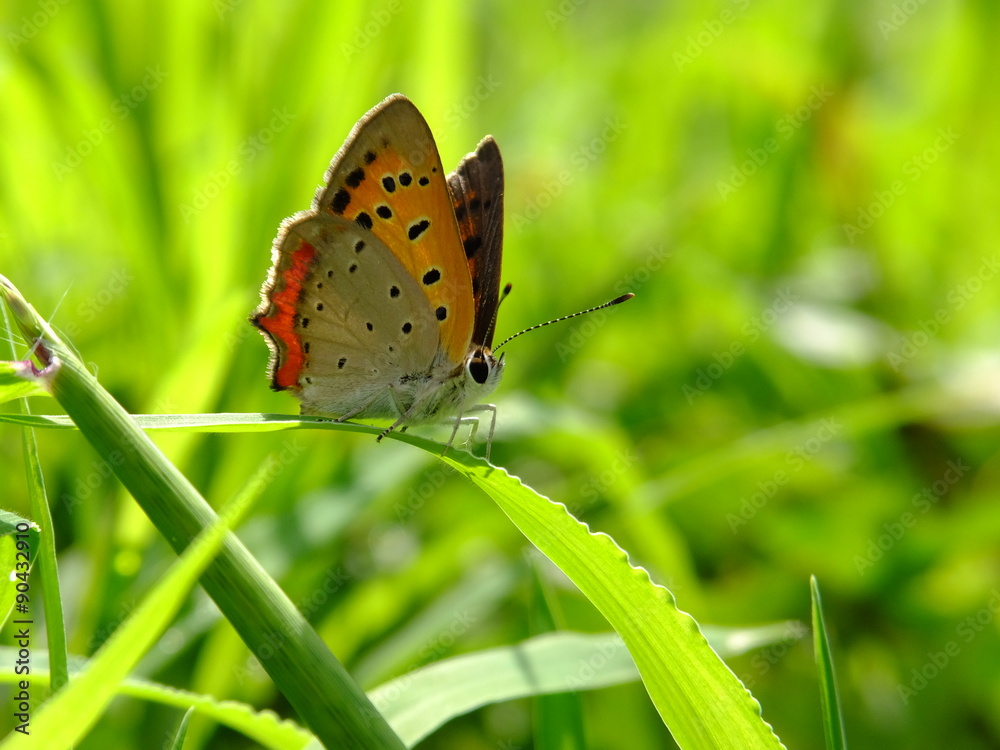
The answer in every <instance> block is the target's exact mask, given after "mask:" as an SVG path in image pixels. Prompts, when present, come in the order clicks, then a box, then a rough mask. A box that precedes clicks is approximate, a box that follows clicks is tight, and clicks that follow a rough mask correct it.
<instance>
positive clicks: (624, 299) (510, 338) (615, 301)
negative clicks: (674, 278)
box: [493, 284, 635, 352]
mask: <svg viewBox="0 0 1000 750" xmlns="http://www.w3.org/2000/svg"><path fill="white" fill-rule="evenodd" d="M509 286H510V285H509V284H508V287H509ZM634 296H635V295H634V294H632V292H628V293H627V294H623V295H622V296H621V297H615V298H614V299H613V300H611V301H610V302H605V303H604V304H603V305H598V306H597V307H591V308H589V309H587V310H580V312H575V313H573V314H572V315H563V316H562V317H561V318H556V319H555V320H547V321H545V322H544V323H539V324H538V325H534V326H531V327H530V328H525V329H524V330H523V331H518V332H517V333H515V334H514V335H513V336H508V337H507V338H505V339H504V340H503V341H501V342H500V343H499V344H498V345H497V346H495V347H494V348H493V351H494V352H497V351H499V350H500V347H501V346H503V345H504V344H506V343H508V342H510V341H513V340H514V339H516V338H517V337H518V336H520V335H521V334H522V333H527V332H528V331H534V330H535V329H537V328H544V327H545V326H550V325H552V324H553V323H561V322H562V321H564V320H569V319H570V318H575V317H576V316H578V315H586V314H587V313H592V312H597V311H598V310H603V309H604V308H606V307H613V306H615V305H620V304H621V303H622V302H627V301H628V300H630V299H632V298H633V297H634Z"/></svg>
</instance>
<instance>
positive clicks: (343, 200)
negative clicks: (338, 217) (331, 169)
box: [330, 188, 351, 214]
mask: <svg viewBox="0 0 1000 750" xmlns="http://www.w3.org/2000/svg"><path fill="white" fill-rule="evenodd" d="M350 202H351V194H350V193H348V192H347V191H346V190H344V189H343V188H341V189H340V190H338V191H337V192H336V193H335V194H334V196H333V202H332V203H331V204H330V210H331V211H333V212H334V213H335V214H342V213H344V209H345V208H347V206H348V204H349V203H350Z"/></svg>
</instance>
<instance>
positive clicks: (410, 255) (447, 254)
mask: <svg viewBox="0 0 1000 750" xmlns="http://www.w3.org/2000/svg"><path fill="white" fill-rule="evenodd" d="M313 207H314V209H315V210H317V211H329V212H330V213H333V214H336V215H338V216H343V217H344V218H346V219H349V220H352V221H355V222H357V223H358V224H359V225H360V226H362V227H364V228H365V229H368V230H370V231H371V232H372V233H373V234H374V235H375V236H376V237H378V238H379V239H380V240H382V242H384V243H385V244H386V245H387V246H388V247H389V249H390V250H391V251H392V252H393V254H394V255H395V256H396V257H397V258H398V259H399V261H400V262H401V263H402V264H403V266H404V267H405V268H406V269H407V271H408V272H409V273H410V275H411V276H413V278H414V279H415V280H416V281H417V283H418V284H419V285H420V287H421V289H423V292H424V294H425V295H426V296H427V300H428V302H429V303H430V307H431V310H432V311H433V312H434V315H435V317H436V319H437V320H438V321H440V331H441V347H442V348H443V349H444V350H445V352H446V353H447V355H448V357H449V358H450V360H451V361H452V362H455V363H456V364H457V363H459V362H461V361H462V360H463V359H464V358H465V356H466V354H467V353H468V351H469V346H470V342H471V341H472V333H473V325H474V316H475V311H474V301H473V293H472V277H471V275H470V272H469V266H468V264H467V260H466V254H465V251H464V249H463V247H462V240H461V236H460V234H459V229H458V225H457V223H456V220H455V213H454V209H453V207H452V198H451V194H450V193H449V191H448V186H447V182H446V181H445V175H444V172H443V170H442V167H441V157H440V156H439V155H438V151H437V146H436V145H435V143H434V136H433V135H432V133H431V130H430V128H429V127H428V126H427V122H426V121H425V120H424V118H423V116H422V115H421V114H420V112H419V111H418V110H417V108H416V107H415V106H413V103H412V102H410V100H409V99H407V98H406V97H404V96H402V95H400V94H395V95H393V96H390V97H389V98H387V99H386V100H385V101H383V102H382V103H380V104H379V105H377V106H376V107H374V108H373V109H372V110H371V111H370V112H368V114H366V115H365V116H364V117H363V118H362V119H361V120H360V121H359V122H358V124H357V125H355V127H354V129H353V130H352V131H351V134H350V136H348V139H347V142H346V143H345V144H344V146H343V147H342V148H341V149H340V151H339V152H337V155H336V156H335V157H334V158H333V162H332V163H331V164H330V168H329V170H327V174H326V186H325V187H323V188H321V189H320V191H319V192H318V193H317V195H316V199H315V200H314V201H313Z"/></svg>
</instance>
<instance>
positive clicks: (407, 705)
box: [369, 625, 788, 746]
mask: <svg viewBox="0 0 1000 750" xmlns="http://www.w3.org/2000/svg"><path fill="white" fill-rule="evenodd" d="M706 632H707V633H708V638H709V642H710V643H711V644H712V646H713V647H714V648H715V650H716V651H717V652H718V653H719V654H720V655H722V656H736V655H738V654H741V653H744V652H745V651H746V650H748V649H749V648H755V647H757V646H762V645H765V644H767V643H774V642H777V641H780V640H781V639H783V638H786V637H787V633H788V630H787V627H786V626H778V625H769V626H764V627H761V628H712V629H708V628H706ZM638 679H639V672H638V671H637V670H636V667H635V662H634V661H633V660H632V657H631V655H630V654H629V652H628V650H627V649H626V648H625V644H624V643H623V642H622V639H621V637H620V636H619V635H618V634H617V633H595V634H585V633H571V632H566V631H560V632H554V633H546V634H545V635H540V636H536V637H534V638H529V639H528V640H526V641H522V642H521V643H519V644H517V645H515V646H506V647H502V648H494V649H487V650H484V651H477V652H475V653H471V654H463V655H462V656H456V657H453V658H451V659H443V660H441V661H438V662H435V663H434V664H430V665H428V666H426V667H421V668H420V669H416V670H414V671H412V672H409V673H407V674H405V675H401V676H400V677H397V678H395V679H393V680H390V681H389V682H386V683H385V684H383V685H380V686H379V687H377V688H375V689H374V690H372V691H370V692H369V696H370V697H371V699H372V702H373V703H374V704H375V705H376V706H378V707H379V710H381V711H382V713H383V714H384V715H385V717H386V718H387V719H388V720H389V723H390V724H392V727H393V729H394V730H396V732H397V733H398V734H399V736H400V737H401V738H402V739H403V741H404V742H406V744H407V745H408V746H412V745H414V744H416V743H417V742H419V741H420V740H421V739H422V738H424V737H426V736H428V735H429V734H430V733H431V732H433V731H434V730H435V729H437V728H438V727H440V726H441V725H443V724H444V723H445V722H447V721H448V720H450V719H452V718H454V717H456V716H460V715H462V714H465V713H468V712H469V711H472V710H473V709H475V708H478V707H480V706H484V705H487V704H489V703H499V702H501V701H507V700H513V699H515V698H524V697H528V696H537V695H552V694H557V693H565V692H575V691H579V690H595V689H597V688H602V687H608V686H611V685H621V684H625V683H628V682H634V681H635V680H638Z"/></svg>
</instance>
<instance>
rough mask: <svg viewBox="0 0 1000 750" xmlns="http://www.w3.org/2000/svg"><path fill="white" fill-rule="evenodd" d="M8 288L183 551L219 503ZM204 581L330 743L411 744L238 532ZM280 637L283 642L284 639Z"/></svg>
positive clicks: (2, 287)
mask: <svg viewBox="0 0 1000 750" xmlns="http://www.w3.org/2000/svg"><path fill="white" fill-rule="evenodd" d="M0 295H2V296H3V297H4V298H5V300H6V302H7V305H8V307H9V308H10V309H11V311H12V312H13V314H14V317H15V319H16V320H17V323H18V325H19V326H20V328H21V330H22V333H23V334H24V335H25V337H26V338H27V339H29V340H31V341H35V340H36V339H38V340H40V345H39V347H38V349H37V350H36V353H37V356H38V358H39V359H40V360H41V361H42V363H43V364H44V365H45V368H44V370H43V372H42V375H41V376H42V378H43V379H44V380H45V381H46V383H47V385H48V387H49V388H50V389H51V391H52V393H53V395H54V396H55V397H56V398H57V399H58V400H59V402H60V404H61V405H62V406H63V408H65V410H66V412H67V414H68V415H69V416H70V417H71V418H72V420H73V422H74V423H75V424H76V425H77V427H79V429H80V431H81V432H82V433H83V435H84V436H85V437H86V438H87V440H88V441H89V442H90V443H91V445H92V446H93V447H94V449H95V450H96V451H97V453H98V454H99V455H100V456H101V457H102V458H104V459H105V460H107V461H108V463H109V465H111V466H113V467H114V471H115V474H116V475H117V476H118V478H119V479H120V480H121V481H122V484H124V485H125V487H126V489H128V490H129V492H130V493H131V494H132V496H133V497H134V498H135V499H136V501H137V502H138V503H139V505H140V506H141V507H142V509H143V511H144V512H145V513H146V515H147V516H149V518H150V520H151V521H152V522H153V524H154V525H155V526H156V528H157V529H158V530H159V531H160V533H161V534H162V535H163V536H164V537H165V538H166V539H167V541H169V542H170V544H171V545H172V546H173V547H174V549H175V550H177V551H182V550H184V549H185V548H186V547H187V545H188V544H189V543H190V541H191V540H192V539H194V538H195V537H196V536H197V535H198V534H199V533H200V532H201V531H203V530H204V529H205V528H207V527H208V526H210V525H212V523H214V521H215V513H214V512H213V511H212V509H211V508H210V507H209V505H208V504H207V503H206V502H205V500H204V498H202V497H201V495H199V494H198V492H197V490H195V488H194V487H193V486H192V485H191V483H190V482H189V481H188V480H187V478H186V477H184V476H183V475H182V474H181V473H180V472H179V471H178V470H177V468H176V467H175V466H174V465H173V464H171V463H170V462H169V461H168V460H167V459H166V458H165V457H164V455H163V454H162V453H161V452H160V451H159V449H158V448H157V447H156V446H155V445H154V444H153V443H152V441H150V440H149V438H148V437H146V435H145V434H144V433H143V432H142V430H141V429H139V427H138V426H136V424H135V422H134V421H133V420H132V418H131V416H130V415H129V414H128V413H127V412H126V411H125V410H124V409H123V408H122V407H121V406H120V405H119V404H118V402H116V401H115V400H114V399H113V398H112V397H111V395H110V394H109V393H108V392H107V391H106V390H104V389H103V388H102V387H101V386H100V384H99V383H98V382H97V380H96V379H95V378H94V377H93V376H92V375H91V374H90V372H89V371H88V370H87V369H86V367H85V366H84V365H83V363H82V362H80V361H79V359H77V358H76V356H75V355H74V354H73V353H72V352H71V351H70V349H69V347H67V346H66V345H65V344H64V343H63V342H62V341H61V339H60V338H59V337H58V336H57V335H56V334H55V332H54V331H52V329H51V328H50V327H49V326H48V324H47V323H45V321H44V320H42V319H41V318H40V317H39V316H38V314H37V313H36V312H35V311H34V309H33V308H31V306H30V305H28V303H27V302H25V300H24V299H23V297H21V295H20V293H19V292H18V291H17V290H16V288H14V286H13V285H12V284H10V282H9V281H7V280H6V279H3V278H2V277H0ZM202 585H203V586H204V588H205V590H206V591H207V592H208V593H209V595H210V596H211V597H212V598H213V599H214V600H215V602H216V604H217V605H218V606H219V609H220V610H221V611H222V612H223V613H224V614H225V616H226V618H227V619H228V620H229V621H230V622H231V623H232V624H233V626H234V628H235V629H236V630H237V632H238V633H239V634H240V637H241V638H242V639H243V641H244V642H245V643H246V644H247V645H248V646H249V647H250V649H251V650H252V651H253V652H254V653H255V654H256V655H257V656H258V658H259V660H260V662H261V663H262V665H263V666H264V668H265V669H266V670H267V671H268V673H269V674H270V676H271V678H272V679H273V680H274V682H275V684H276V685H277V687H278V689H279V690H280V691H281V692H282V694H283V695H284V696H285V697H286V698H287V699H288V701H289V702H290V703H291V704H292V706H293V707H294V708H295V709H296V710H297V711H298V712H299V715H300V716H301V717H302V718H303V720H304V721H305V722H306V723H307V724H308V725H309V726H310V728H311V729H312V730H313V732H314V733H315V734H316V736H317V737H318V738H319V739H320V740H321V741H322V742H324V744H327V745H329V746H341V745H346V746H349V747H390V748H391V747H402V744H401V742H400V741H399V739H398V737H396V736H395V735H394V734H393V733H392V730H391V729H390V728H389V725H388V724H387V723H386V722H385V721H384V720H383V719H382V717H381V716H380V715H379V714H378V712H377V711H375V709H374V707H373V706H372V705H371V703H370V701H369V700H368V698H367V697H366V696H365V694H364V693H363V692H362V690H361V689H360V688H359V687H358V686H357V684H356V683H355V682H354V681H353V680H352V679H351V678H350V676H349V675H348V674H347V672H346V671H345V670H344V668H343V667H342V666H341V665H340V663H339V662H338V661H337V660H336V659H335V658H334V656H333V654H331V653H330V650H329V649H328V648H327V647H326V645H325V644H324V643H323V642H322V640H321V639H320V638H319V636H318V635H317V634H316V632H315V631H314V630H313V629H312V628H311V627H310V626H309V624H308V623H307V622H306V620H305V619H304V618H303V617H302V615H301V613H300V612H299V611H298V610H297V609H296V607H295V605H294V604H293V603H292V602H291V601H290V600H289V599H288V597H287V596H286V595H285V594H284V592H282V590H281V589H280V587H279V586H278V585H277V584H276V583H275V582H274V581H273V580H272V579H271V578H270V577H268V576H267V575H266V573H264V571H263V569H262V568H261V567H260V565H259V564H258V563H257V562H256V561H255V560H254V559H253V558H252V557H251V556H250V554H249V552H248V551H247V550H246V548H245V547H244V546H243V545H242V544H241V543H240V542H239V540H238V539H236V537H235V536H233V535H231V534H229V535H227V536H226V538H225V541H224V546H223V551H222V552H221V553H220V554H219V555H218V557H217V559H216V560H215V561H213V562H212V563H211V564H210V565H209V566H208V568H207V569H206V571H205V573H204V575H203V576H202ZM275 639H279V642H280V644H281V648H275V647H274V643H275Z"/></svg>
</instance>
